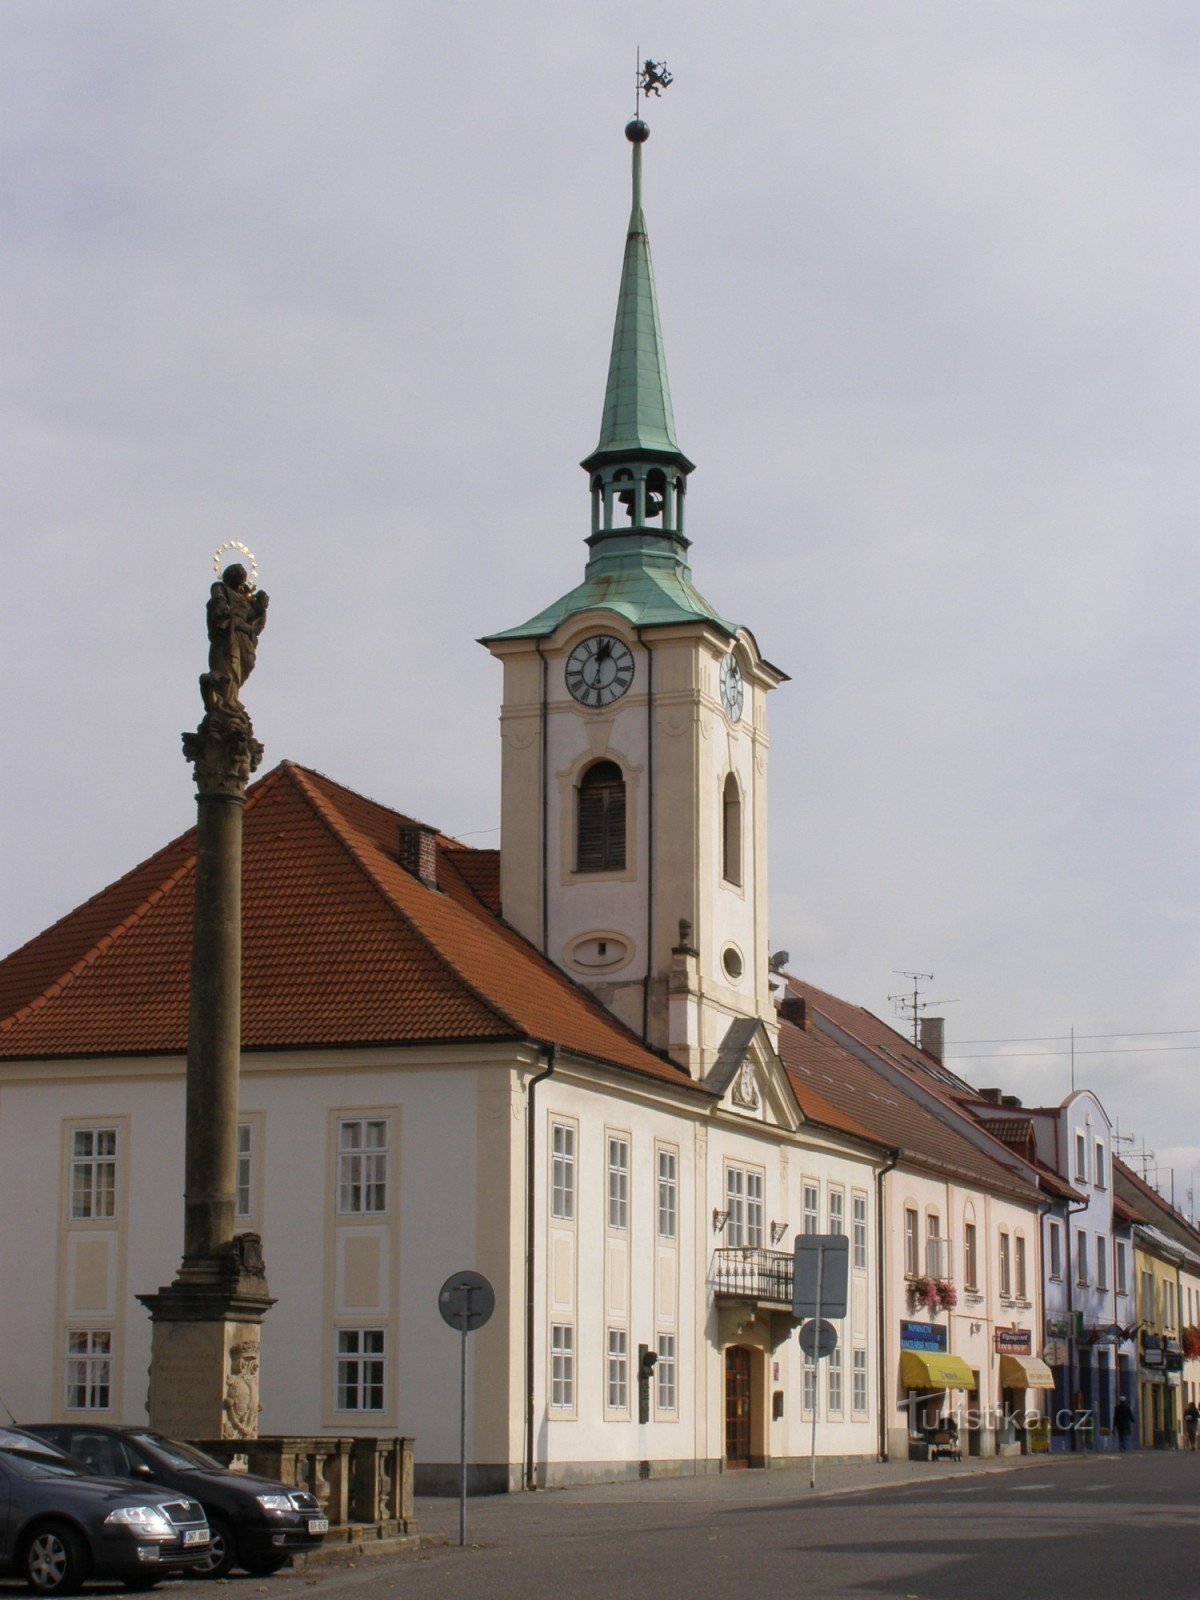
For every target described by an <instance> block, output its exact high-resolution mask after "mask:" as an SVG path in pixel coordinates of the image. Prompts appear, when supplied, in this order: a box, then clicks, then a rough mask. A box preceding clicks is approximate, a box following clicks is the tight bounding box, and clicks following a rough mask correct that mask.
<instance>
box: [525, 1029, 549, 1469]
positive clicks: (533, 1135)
mask: <svg viewBox="0 0 1200 1600" xmlns="http://www.w3.org/2000/svg"><path fill="white" fill-rule="evenodd" d="M556 1054H557V1051H556V1048H555V1046H554V1045H552V1044H548V1045H546V1046H545V1048H544V1049H543V1051H542V1055H543V1057H544V1058H545V1062H546V1065H545V1068H544V1069H543V1070H542V1071H541V1072H539V1073H537V1074H536V1075H535V1076H534V1077H532V1078H530V1080H529V1088H528V1092H527V1095H526V1100H525V1487H526V1488H527V1489H536V1488H537V1472H536V1466H535V1463H534V1458H533V1434H534V1381H533V1380H534V1297H533V1284H534V1278H533V1269H534V1260H535V1254H534V1252H535V1240H536V1237H537V1235H536V1227H537V1217H536V1208H535V1205H534V1201H535V1198H536V1196H535V1193H534V1155H535V1152H536V1147H537V1126H536V1123H535V1121H534V1115H533V1102H534V1096H535V1093H536V1091H537V1086H538V1084H539V1083H542V1082H543V1081H544V1080H545V1079H546V1078H548V1077H549V1076H550V1074H551V1073H552V1072H553V1071H554V1061H555V1056H556Z"/></svg>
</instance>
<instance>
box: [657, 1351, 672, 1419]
mask: <svg viewBox="0 0 1200 1600" xmlns="http://www.w3.org/2000/svg"><path fill="white" fill-rule="evenodd" d="M654 1381H655V1384H656V1386H657V1394H656V1396H655V1404H656V1405H657V1407H658V1409H659V1410H660V1411H674V1409H675V1335H674V1334H673V1333H660V1334H659V1336H658V1365H657V1366H656V1367H655V1369H654Z"/></svg>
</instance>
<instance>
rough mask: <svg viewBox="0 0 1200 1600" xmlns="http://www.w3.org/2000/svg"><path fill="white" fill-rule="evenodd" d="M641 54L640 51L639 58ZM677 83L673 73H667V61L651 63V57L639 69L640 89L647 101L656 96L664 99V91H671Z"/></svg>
mask: <svg viewBox="0 0 1200 1600" xmlns="http://www.w3.org/2000/svg"><path fill="white" fill-rule="evenodd" d="M640 54H641V52H640V51H639V56H640ZM674 81H675V76H674V74H673V73H671V72H668V71H667V63H666V62H665V61H651V60H650V58H649V57H647V58H646V60H645V62H643V64H642V65H641V66H640V67H639V68H638V88H639V89H640V90H641V92H642V93H643V94H644V95H645V96H646V98H647V99H649V98H650V96H651V95H654V96H655V97H656V98H657V99H660V100H661V99H662V92H663V90H664V89H669V88H670V87H671V85H672V83H674Z"/></svg>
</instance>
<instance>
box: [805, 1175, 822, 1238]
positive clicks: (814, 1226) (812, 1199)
mask: <svg viewBox="0 0 1200 1600" xmlns="http://www.w3.org/2000/svg"><path fill="white" fill-rule="evenodd" d="M820 1210H821V1191H820V1189H818V1187H817V1185H816V1184H815V1183H806V1184H805V1185H804V1231H805V1233H820V1231H821V1217H820Z"/></svg>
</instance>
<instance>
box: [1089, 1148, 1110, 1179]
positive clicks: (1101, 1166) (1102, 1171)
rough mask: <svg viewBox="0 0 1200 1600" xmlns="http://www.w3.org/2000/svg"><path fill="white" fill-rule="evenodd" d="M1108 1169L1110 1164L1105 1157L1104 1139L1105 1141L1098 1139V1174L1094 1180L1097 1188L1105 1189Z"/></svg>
mask: <svg viewBox="0 0 1200 1600" xmlns="http://www.w3.org/2000/svg"><path fill="white" fill-rule="evenodd" d="M1107 1169H1108V1164H1107V1162H1106V1161H1105V1159H1104V1141H1103V1139H1097V1140H1096V1176H1095V1178H1094V1179H1093V1180H1092V1181H1093V1182H1094V1183H1095V1185H1096V1187H1097V1189H1103V1188H1105V1187H1106V1185H1105V1181H1104V1180H1105V1176H1106V1174H1107Z"/></svg>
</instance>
